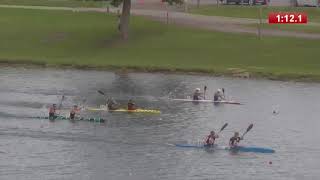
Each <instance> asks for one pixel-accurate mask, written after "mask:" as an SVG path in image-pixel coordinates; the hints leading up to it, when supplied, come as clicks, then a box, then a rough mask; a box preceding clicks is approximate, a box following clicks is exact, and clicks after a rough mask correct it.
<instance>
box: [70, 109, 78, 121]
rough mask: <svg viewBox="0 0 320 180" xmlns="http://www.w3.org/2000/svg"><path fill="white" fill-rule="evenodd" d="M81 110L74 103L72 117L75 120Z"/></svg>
mask: <svg viewBox="0 0 320 180" xmlns="http://www.w3.org/2000/svg"><path fill="white" fill-rule="evenodd" d="M79 112H80V108H78V106H77V105H74V106H73V107H72V108H71V110H70V117H69V118H70V119H71V120H74V119H75V117H76V114H77V113H79Z"/></svg>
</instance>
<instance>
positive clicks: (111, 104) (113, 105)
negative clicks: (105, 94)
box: [107, 98, 119, 110]
mask: <svg viewBox="0 0 320 180" xmlns="http://www.w3.org/2000/svg"><path fill="white" fill-rule="evenodd" d="M107 106H108V109H109V110H117V109H119V104H118V103H117V102H116V101H115V100H114V99H113V98H110V99H108V100H107Z"/></svg>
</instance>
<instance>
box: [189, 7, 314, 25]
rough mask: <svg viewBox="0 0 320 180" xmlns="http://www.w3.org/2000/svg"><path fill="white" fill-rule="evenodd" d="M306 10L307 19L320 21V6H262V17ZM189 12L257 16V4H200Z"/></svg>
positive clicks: (243, 16)
mask: <svg viewBox="0 0 320 180" xmlns="http://www.w3.org/2000/svg"><path fill="white" fill-rule="evenodd" d="M291 11H293V12H306V13H307V14H308V18H309V21H314V22H320V8H310V7H308V8H306V7H271V6H270V7H268V6H263V7H262V17H263V18H265V19H267V18H268V14H269V12H291ZM191 13H194V14H202V15H208V16H226V17H241V18H254V19H258V18H259V6H232V5H222V6H219V7H218V6H216V5H211V6H201V7H200V8H196V7H194V8H192V9H191Z"/></svg>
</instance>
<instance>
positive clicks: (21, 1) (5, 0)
mask: <svg viewBox="0 0 320 180" xmlns="http://www.w3.org/2000/svg"><path fill="white" fill-rule="evenodd" d="M109 3H110V1H107V2H103V1H94V0H90V1H83V0H0V4H4V5H26V6H54V7H105V6H107V5H108V4H109Z"/></svg>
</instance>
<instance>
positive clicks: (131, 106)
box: [128, 99, 137, 110]
mask: <svg viewBox="0 0 320 180" xmlns="http://www.w3.org/2000/svg"><path fill="white" fill-rule="evenodd" d="M136 109H137V106H136V104H135V103H134V102H133V100H132V99H130V100H129V101H128V110H136Z"/></svg>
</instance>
